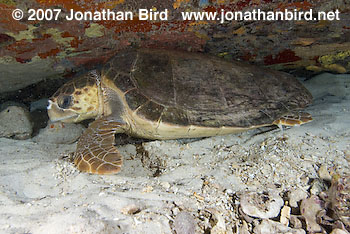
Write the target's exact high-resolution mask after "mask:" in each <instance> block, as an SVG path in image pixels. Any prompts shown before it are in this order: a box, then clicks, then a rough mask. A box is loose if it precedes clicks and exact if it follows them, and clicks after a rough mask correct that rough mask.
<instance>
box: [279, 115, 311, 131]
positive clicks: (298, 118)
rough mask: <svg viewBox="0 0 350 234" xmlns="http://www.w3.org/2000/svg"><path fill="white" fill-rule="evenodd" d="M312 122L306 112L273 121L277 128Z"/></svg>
mask: <svg viewBox="0 0 350 234" xmlns="http://www.w3.org/2000/svg"><path fill="white" fill-rule="evenodd" d="M310 121H312V117H311V115H310V114H309V113H306V112H292V113H288V114H287V115H285V116H282V117H281V118H279V119H276V120H275V121H273V124H276V125H277V126H279V127H281V126H299V125H302V124H305V123H307V122H310Z"/></svg>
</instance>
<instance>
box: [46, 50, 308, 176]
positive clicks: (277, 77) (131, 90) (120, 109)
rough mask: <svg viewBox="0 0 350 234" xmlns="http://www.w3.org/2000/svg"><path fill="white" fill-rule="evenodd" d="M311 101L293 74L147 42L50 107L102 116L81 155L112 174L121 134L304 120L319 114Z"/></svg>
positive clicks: (56, 117)
mask: <svg viewBox="0 0 350 234" xmlns="http://www.w3.org/2000/svg"><path fill="white" fill-rule="evenodd" d="M311 100H312V96H311V94H310V93H309V92H308V91H307V90H306V89H305V88H304V87H303V86H302V85H301V84H300V83H299V82H298V81H297V80H296V79H295V78H294V77H292V76H290V75H288V74H286V73H282V72H278V71H272V70H267V69H262V68H259V67H255V66H251V65H247V64H243V63H239V62H234V61H233V62H227V61H224V60H222V59H219V58H216V57H212V56H205V55H202V54H197V53H186V52H177V51H164V50H147V49H142V50H137V51H126V52H125V53H120V54H118V55H117V56H115V57H114V58H113V59H112V60H110V61H109V62H108V63H107V64H106V65H105V66H104V67H103V69H102V71H101V72H98V71H93V72H90V73H88V74H87V75H85V77H83V78H78V79H76V80H73V81H71V82H69V83H67V84H66V85H64V86H63V87H62V88H60V89H59V90H58V91H57V92H56V93H55V94H54V95H53V97H52V98H51V99H50V101H49V102H50V104H49V106H48V114H49V116H50V119H51V120H52V121H63V122H79V121H81V120H84V119H88V118H95V119H96V121H95V122H93V123H92V124H91V125H90V126H89V129H87V130H86V132H85V133H84V134H83V136H82V137H81V138H80V140H79V142H78V146H77V151H76V153H75V160H74V161H75V164H76V165H77V166H78V168H79V169H80V170H82V171H87V172H91V173H98V174H108V173H115V172H117V171H119V170H120V166H121V162H122V160H121V156H120V155H119V153H118V152H117V150H116V148H115V147H114V134H115V133H118V132H124V133H127V134H129V135H132V136H136V137H142V138H148V139H176V138H189V137H206V136H214V135H222V134H229V133H235V132H241V131H244V130H249V129H253V128H257V127H262V126H267V125H273V124H276V125H300V124H303V123H306V122H308V121H310V120H311V116H310V115H308V114H304V113H299V112H298V109H302V108H304V107H305V106H306V105H308V104H309V103H310V102H311ZM107 117H108V118H107ZM107 136H108V137H107ZM112 136H113V137H112ZM105 137H106V138H105ZM107 139H108V140H107Z"/></svg>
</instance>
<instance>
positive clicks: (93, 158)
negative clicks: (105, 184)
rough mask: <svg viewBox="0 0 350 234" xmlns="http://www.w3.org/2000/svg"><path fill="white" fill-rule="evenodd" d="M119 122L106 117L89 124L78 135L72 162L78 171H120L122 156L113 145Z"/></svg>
mask: <svg viewBox="0 0 350 234" xmlns="http://www.w3.org/2000/svg"><path fill="white" fill-rule="evenodd" d="M120 126H121V124H120V123H118V122H115V121H113V120H110V119H109V118H108V117H105V118H101V119H98V120H96V121H94V122H92V123H91V124H90V125H89V128H88V129H86V130H85V132H84V133H83V135H82V136H81V137H80V139H79V141H78V145H77V149H76V151H75V154H74V163H75V165H76V166H77V168H78V169H79V170H80V171H83V172H89V173H94V174H114V173H117V172H119V171H120V168H121V166H122V164H123V159H122V156H121V155H120V154H119V152H118V150H117V148H116V147H115V146H114V140H115V133H116V132H118V130H119V129H120Z"/></svg>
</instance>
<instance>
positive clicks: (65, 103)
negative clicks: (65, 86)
mask: <svg viewBox="0 0 350 234" xmlns="http://www.w3.org/2000/svg"><path fill="white" fill-rule="evenodd" d="M71 103H72V97H71V96H61V97H59V99H58V101H57V104H58V106H59V107H61V108H62V109H67V108H68V107H69V106H70V105H71Z"/></svg>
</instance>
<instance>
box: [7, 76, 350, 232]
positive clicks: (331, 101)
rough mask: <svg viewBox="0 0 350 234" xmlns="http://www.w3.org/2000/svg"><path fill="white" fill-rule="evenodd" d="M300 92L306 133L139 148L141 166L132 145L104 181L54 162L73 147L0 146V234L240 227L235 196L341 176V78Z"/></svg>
mask: <svg viewBox="0 0 350 234" xmlns="http://www.w3.org/2000/svg"><path fill="white" fill-rule="evenodd" d="M305 85H306V86H307V87H308V88H309V90H310V91H311V92H312V93H313V94H314V95H315V101H314V104H313V105H312V106H310V107H309V108H308V109H307V111H308V112H310V113H311V114H312V115H313V118H314V121H313V122H311V123H309V124H306V125H303V126H300V127H293V128H290V129H287V130H285V131H283V133H282V132H281V131H280V130H279V129H276V130H273V131H269V132H265V133H263V134H259V135H254V134H256V133H258V132H259V130H257V131H250V132H245V133H242V134H238V135H229V136H222V137H213V138H207V139H202V140H198V141H194V142H191V143H188V144H185V143H182V142H181V141H154V142H150V143H144V147H143V150H141V151H143V152H145V151H147V152H148V153H147V154H148V156H147V155H146V154H144V155H146V156H147V157H146V156H145V157H143V158H142V160H141V154H136V147H135V146H134V145H126V146H122V147H119V149H120V151H121V153H122V154H123V155H124V158H125V160H124V167H123V170H122V172H121V173H120V174H117V175H113V176H98V175H89V174H84V173H79V172H78V171H76V170H75V169H74V167H73V165H72V164H71V163H70V162H69V160H68V158H67V157H64V156H65V155H67V154H68V153H69V152H72V151H74V149H75V144H72V145H53V144H44V143H33V142H32V141H30V140H26V141H19V140H10V139H5V138H0V157H1V164H0V174H1V175H0V232H1V233H172V231H171V230H172V229H173V228H174V225H173V221H174V218H175V217H176V214H177V213H178V212H179V211H187V212H189V213H190V214H192V216H193V217H194V220H195V223H196V231H197V232H199V233H200V232H203V230H204V229H205V228H208V227H209V226H210V225H213V224H210V223H209V219H210V217H209V216H210V214H213V215H214V216H215V217H216V219H217V220H219V221H220V220H221V221H220V222H218V223H217V226H216V227H219V226H220V225H221V226H220V227H221V228H226V229H227V233H231V232H232V228H233V227H235V226H240V225H241V221H240V218H239V216H238V213H237V207H238V206H237V204H238V201H239V200H238V198H239V196H240V194H241V193H243V192H244V191H247V190H249V191H264V190H266V189H267V188H271V189H273V190H276V191H278V192H279V193H280V195H283V194H286V193H287V192H288V191H290V190H292V189H294V188H302V189H305V190H308V189H309V187H310V183H311V182H312V180H313V179H315V180H317V179H318V174H317V171H318V169H319V167H320V166H321V165H326V166H327V167H328V168H329V170H330V171H335V172H337V173H339V174H343V173H345V172H349V161H350V146H349V142H350V130H349V129H350V117H349V116H350V76H349V75H338V76H335V75H329V74H323V75H321V76H318V77H315V78H313V79H312V80H311V81H309V82H306V84H305ZM332 95H333V96H332ZM139 151H140V150H139ZM141 161H142V162H141ZM157 168H158V171H160V172H161V174H160V176H158V177H153V176H152V175H153V174H155V173H157ZM311 185H312V183H311ZM315 188H316V187H315ZM237 197H238V198H237ZM137 209H139V212H137V213H136V214H127V213H128V212H132V211H133V210H137ZM217 229H218V228H217ZM212 232H215V231H214V230H212ZM217 233H218V232H217Z"/></svg>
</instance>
